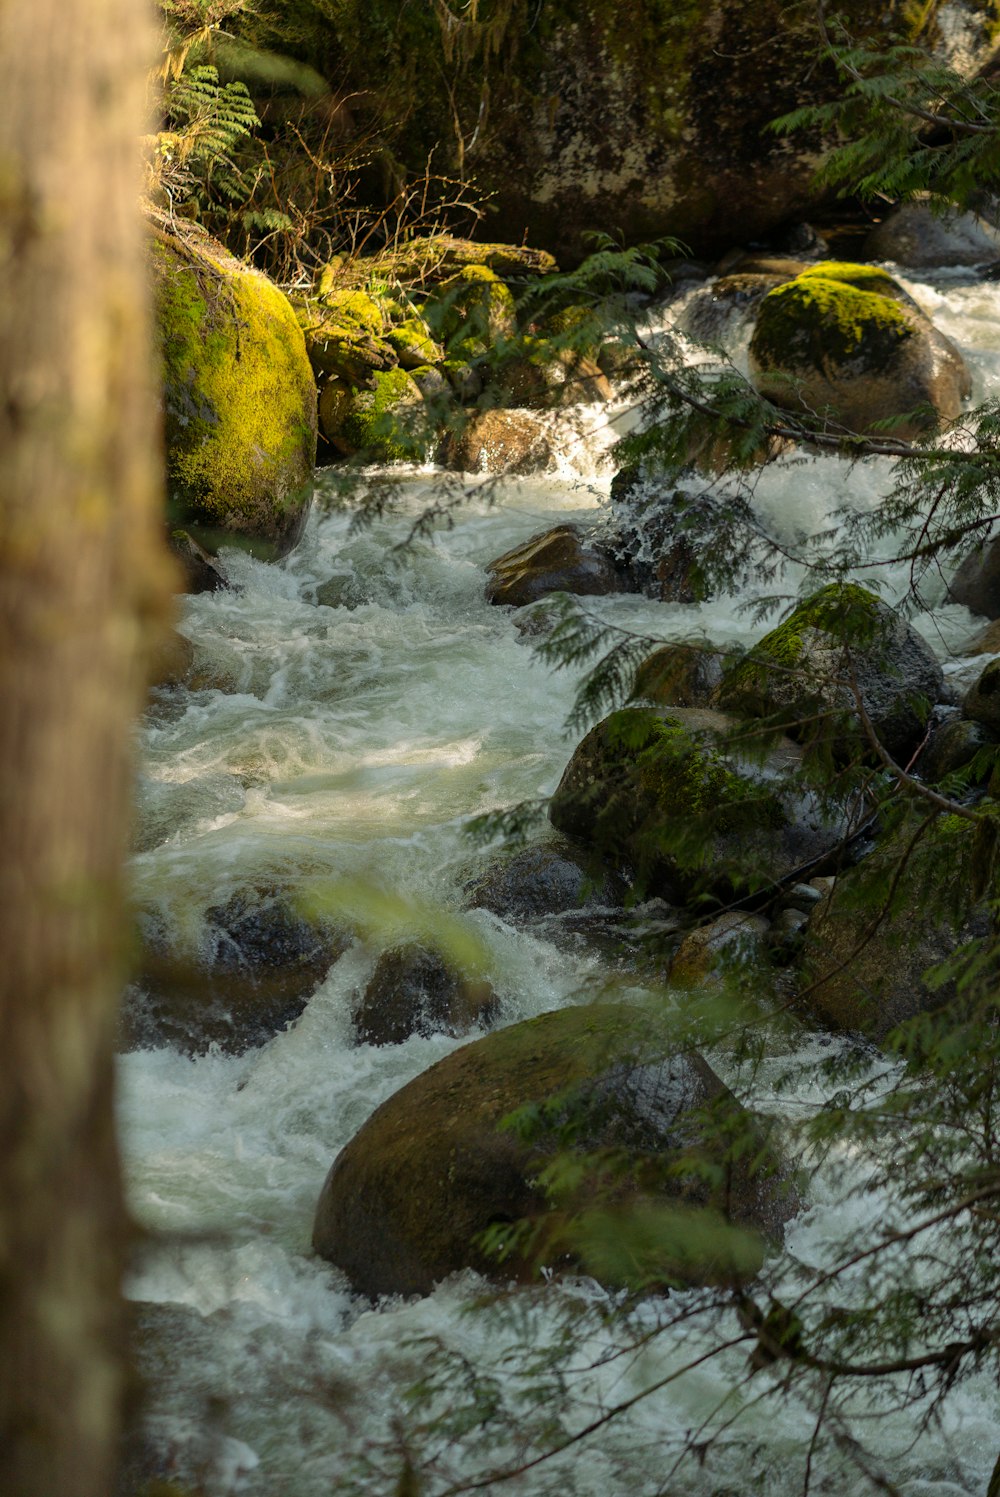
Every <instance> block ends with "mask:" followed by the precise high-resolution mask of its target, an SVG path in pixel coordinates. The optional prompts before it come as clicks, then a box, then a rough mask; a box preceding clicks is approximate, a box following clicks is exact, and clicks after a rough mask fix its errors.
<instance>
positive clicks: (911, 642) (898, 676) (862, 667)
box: [715, 583, 943, 764]
mask: <svg viewBox="0 0 1000 1497" xmlns="http://www.w3.org/2000/svg"><path fill="white" fill-rule="evenodd" d="M942 687H943V677H942V674H941V667H940V666H939V665H938V663H937V661H936V660H935V658H934V656H933V654H932V653H931V650H930V647H929V646H928V645H927V644H925V642H924V641H923V640H922V639H921V637H920V635H919V634H917V632H916V631H915V630H914V629H912V628H911V627H910V625H909V624H908V623H907V622H906V620H905V619H904V618H903V617H902V616H901V615H900V614H898V613H896V612H895V611H894V610H893V609H891V608H889V607H888V605H887V604H885V603H882V602H881V601H880V600H879V599H878V598H876V597H875V596H874V595H873V594H872V593H869V592H867V591H866V590H865V589H864V588H863V587H858V586H857V585H856V584H854V583H849V584H837V583H831V584H830V586H829V587H825V588H822V589H821V590H820V591H819V592H817V593H814V594H813V595H812V597H811V598H807V599H805V600H804V602H802V603H800V604H799V605H798V607H797V608H796V609H795V610H794V612H793V613H792V614H791V615H790V616H789V617H788V618H787V619H786V620H785V621H784V623H782V624H779V625H778V627H777V628H776V629H772V630H771V632H770V633H769V634H765V636H764V638H763V639H762V640H761V641H760V642H759V644H756V645H754V647H753V648H752V649H751V650H750V651H749V653H748V654H747V655H746V656H744V658H743V659H742V660H740V661H737V662H735V663H734V664H732V665H730V666H728V667H727V668H726V669H725V670H724V671H723V674H722V680H721V682H720V684H719V687H718V689H717V691H716V694H715V705H716V706H718V707H719V708H720V709H721V710H722V711H724V712H735V713H736V714H737V715H738V716H740V717H748V718H753V717H768V718H774V719H776V720H777V721H778V724H779V726H782V727H784V728H785V731H787V732H788V733H789V734H791V735H792V736H793V737H795V738H797V739H799V740H801V741H803V742H818V741H820V740H825V741H829V742H830V743H832V744H834V746H835V747H836V749H837V755H838V757H839V758H841V759H843V758H846V757H849V756H850V755H851V754H853V753H857V752H858V751H859V748H860V749H863V748H864V738H863V735H862V733H861V726H860V722H859V720H858V718H857V715H856V700H857V699H856V696H855V692H857V693H858V694H859V695H860V698H861V702H862V704H863V706H864V709H865V713H866V714H867V717H868V720H869V722H870V724H871V726H872V729H873V730H874V732H875V735H876V737H877V738H878V740H879V742H880V743H881V744H882V745H883V746H884V747H885V748H886V749H887V750H888V752H889V753H890V754H892V756H893V757H894V758H895V759H897V760H899V761H900V762H901V763H903V764H905V763H906V762H907V760H908V759H909V756H910V753H911V752H912V750H913V749H914V748H915V747H916V745H917V744H918V743H919V741H920V739H921V737H922V736H923V732H924V725H925V722H926V717H927V707H928V704H930V703H933V702H935V701H937V700H938V699H939V696H940V694H941V691H942ZM835 740H838V742H836V743H835V742H834V741H835Z"/></svg>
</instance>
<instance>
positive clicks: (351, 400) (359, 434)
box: [319, 369, 431, 463]
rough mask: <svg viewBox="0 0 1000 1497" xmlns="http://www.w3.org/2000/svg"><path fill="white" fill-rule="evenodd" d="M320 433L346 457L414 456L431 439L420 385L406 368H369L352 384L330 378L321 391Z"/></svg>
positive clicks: (398, 458)
mask: <svg viewBox="0 0 1000 1497" xmlns="http://www.w3.org/2000/svg"><path fill="white" fill-rule="evenodd" d="M319 418H320V423H321V425H322V428H323V435H324V436H325V437H326V439H327V441H328V442H330V444H331V445H332V446H333V447H335V448H336V450H337V451H338V452H339V453H341V454H343V455H344V456H345V457H354V456H357V455H359V454H360V455H362V456H363V457H365V458H366V459H368V460H369V461H372V462H386V463H391V462H416V461H419V460H420V459H421V458H422V457H423V455H424V453H425V452H426V451H427V448H428V446H429V445H430V442H431V434H430V432H429V430H428V426H427V419H426V414H425V406H424V401H423V397H422V396H421V394H420V390H419V388H418V386H417V385H416V383H415V382H414V380H413V378H412V376H411V375H409V374H408V373H407V372H406V370H405V369H390V370H388V371H387V372H386V373H384V374H373V375H372V377H371V380H370V382H369V388H367V389H364V390H355V389H352V388H350V387H348V386H347V385H345V384H344V383H343V382H341V381H338V380H329V381H328V382H327V383H326V384H325V385H324V386H323V389H322V390H321V391H320V398H319Z"/></svg>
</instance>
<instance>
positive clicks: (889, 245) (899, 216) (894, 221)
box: [864, 202, 1000, 269]
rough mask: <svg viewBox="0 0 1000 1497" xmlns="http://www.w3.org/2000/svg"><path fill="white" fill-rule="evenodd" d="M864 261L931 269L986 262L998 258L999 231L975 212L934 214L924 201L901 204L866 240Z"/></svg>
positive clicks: (983, 263) (999, 254) (999, 248)
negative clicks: (887, 262)
mask: <svg viewBox="0 0 1000 1497" xmlns="http://www.w3.org/2000/svg"><path fill="white" fill-rule="evenodd" d="M864 254H865V258H866V259H867V260H894V261H895V262H896V264H897V265H908V266H912V267H913V268H914V269H932V268H933V267H934V266H938V265H986V264H989V263H990V262H991V261H993V260H997V259H1000V232H998V231H997V229H996V228H994V226H993V225H992V224H989V223H987V222H986V221H985V219H982V218H980V217H979V216H978V214H976V213H947V214H944V215H942V214H938V213H934V212H933V210H932V209H931V207H930V205H929V204H927V203H919V202H917V203H902V204H901V205H900V206H899V207H898V208H894V209H893V210H892V212H891V213H889V214H887V215H886V217H885V218H884V219H883V221H882V222H881V223H880V224H878V225H876V227H875V228H874V229H872V231H871V233H870V234H869V235H868V238H867V239H866V240H865V247H864Z"/></svg>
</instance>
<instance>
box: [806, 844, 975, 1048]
mask: <svg viewBox="0 0 1000 1497" xmlns="http://www.w3.org/2000/svg"><path fill="white" fill-rule="evenodd" d="M974 830H975V829H974V827H973V826H972V824H971V823H970V822H967V821H964V820H960V819H959V818H958V817H944V818H943V819H942V820H940V821H939V822H938V823H937V824H936V825H935V827H934V828H932V829H931V831H930V832H929V833H928V834H927V835H925V836H924V837H923V838H922V839H921V840H920V841H919V842H918V843H917V845H916V848H915V850H914V851H913V852H912V853H911V854H910V856H909V859H908V862H907V865H906V868H905V869H904V871H903V873H902V875H901V878H900V880H899V883H898V886H897V889H896V893H895V895H894V898H893V901H892V905H891V907H890V910H889V913H888V914H887V916H885V917H884V918H883V919H882V920H881V921H880V923H879V925H878V928H877V929H875V930H871V926H872V925H873V923H874V921H875V919H876V916H877V915H878V912H879V910H880V909H881V908H882V906H883V903H884V897H885V895H884V884H883V890H882V897H881V898H878V897H876V896H874V895H873V894H871V893H869V894H868V895H867V897H865V889H866V887H867V888H868V889H869V890H870V889H871V888H872V880H873V879H877V878H878V876H879V875H880V874H882V875H883V878H884V879H887V878H888V874H889V870H891V869H893V868H894V867H895V866H896V864H897V863H898V860H899V859H900V857H901V856H902V854H903V853H904V851H906V850H907V848H908V846H909V843H910V840H911V837H912V834H913V831H914V827H913V826H910V827H905V828H903V829H902V830H901V831H899V832H897V833H895V834H894V835H893V836H891V837H890V838H889V839H888V840H887V841H885V842H884V843H883V844H882V845H881V846H880V847H878V848H876V850H875V851H874V852H873V853H872V854H871V855H870V857H869V858H867V859H866V860H865V861H864V862H863V863H862V864H860V865H859V866H858V867H857V868H853V869H851V870H850V871H849V872H848V873H845V874H842V875H841V876H840V877H839V878H838V879H837V881H836V883H835V884H834V885H833V888H832V890H831V891H830V892H829V893H828V894H827V895H826V896H825V897H824V899H823V901H822V903H821V904H819V905H818V906H817V908H816V911H815V913H814V914H813V915H812V918H811V919H810V922H809V925H808V928H807V931H806V937H805V945H804V948H803V955H802V962H803V977H804V980H805V982H806V983H807V984H808V991H807V993H806V997H805V999H804V1000H803V1002H804V1006H806V1007H808V1009H809V1012H810V1013H812V1014H816V1015H818V1016H819V1017H820V1018H822V1019H825V1020H826V1021H827V1022H828V1023H830V1024H832V1025H834V1026H835V1027H836V1028H838V1029H853V1030H859V1031H860V1032H861V1033H862V1034H866V1035H868V1036H870V1037H871V1038H872V1039H875V1040H882V1039H884V1038H885V1037H886V1035H887V1034H888V1033H889V1031H890V1030H891V1029H893V1028H894V1027H895V1026H896V1025H897V1024H901V1023H903V1021H904V1020H906V1019H911V1018H913V1017H914V1016H915V1015H916V1014H919V1013H922V1012H924V1011H932V1010H935V1009H939V1008H942V1007H943V1006H944V1005H946V1004H948V1003H950V1002H952V1001H953V1000H954V998H955V987H954V984H953V983H947V984H945V985H944V986H943V987H939V988H937V989H935V990H932V989H931V988H929V987H928V986H927V984H926V983H925V982H924V980H923V976H924V973H925V972H926V971H927V969H928V968H929V967H932V966H934V965H935V964H936V963H938V962H942V961H944V960H945V958H946V957H948V956H950V955H951V954H952V953H953V952H954V951H955V949H956V947H958V946H960V945H962V944H963V942H965V941H968V940H971V939H972V938H973V937H978V936H985V935H987V934H988V933H989V931H990V928H991V921H990V916H989V913H988V911H987V910H986V908H985V907H984V906H983V905H982V904H979V905H977V904H976V902H975V901H974V899H973V897H972V893H971V886H972V877H971V873H972V857H973V851H974V849H973V838H974ZM942 872H946V874H947V877H948V885H947V887H942V882H941V878H942ZM931 905H933V906H934V907H937V908H938V911H939V912H938V913H937V914H936V916H935V918H934V919H933V920H931V919H930V918H929V916H928V907H929V906H931Z"/></svg>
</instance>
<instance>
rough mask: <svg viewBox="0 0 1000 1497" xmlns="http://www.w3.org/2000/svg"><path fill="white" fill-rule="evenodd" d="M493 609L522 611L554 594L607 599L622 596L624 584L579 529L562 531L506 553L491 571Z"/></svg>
mask: <svg viewBox="0 0 1000 1497" xmlns="http://www.w3.org/2000/svg"><path fill="white" fill-rule="evenodd" d="M486 570H487V572H488V573H489V574H490V580H489V582H488V583H487V585H486V597H487V600H488V601H489V602H490V603H502V604H509V605H511V606H512V607H514V608H521V607H523V606H524V604H526V603H537V602H538V600H539V598H544V597H547V596H548V594H549V593H576V594H578V595H581V596H588V595H589V596H594V595H598V596H601V597H603V596H606V595H607V594H608V593H617V592H622V591H623V590H624V589H623V585H622V578H621V576H620V575H619V573H618V572H617V571H616V570H615V568H614V566H613V565H612V564H611V562H610V561H609V560H608V558H607V557H606V556H604V555H603V554H602V553H601V552H600V551H594V550H592V549H591V548H590V547H588V546H585V545H584V543H583V535H582V533H581V531H580V529H579V527H578V526H576V525H557V526H556V527H555V528H554V529H552V530H545V531H543V532H542V534H541V535H536V536H532V538H531V540H529V541H525V542H524V543H523V544H522V545H520V546H515V547H514V548H513V549H512V550H510V551H505V552H504V554H503V555H502V556H498V557H497V558H496V559H495V560H494V561H491V562H490V563H489V565H488V566H487V568H486Z"/></svg>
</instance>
